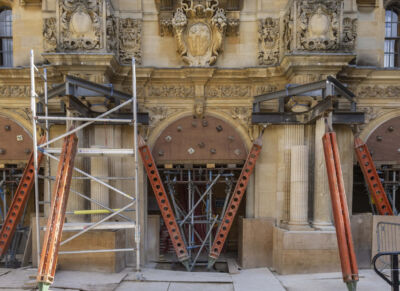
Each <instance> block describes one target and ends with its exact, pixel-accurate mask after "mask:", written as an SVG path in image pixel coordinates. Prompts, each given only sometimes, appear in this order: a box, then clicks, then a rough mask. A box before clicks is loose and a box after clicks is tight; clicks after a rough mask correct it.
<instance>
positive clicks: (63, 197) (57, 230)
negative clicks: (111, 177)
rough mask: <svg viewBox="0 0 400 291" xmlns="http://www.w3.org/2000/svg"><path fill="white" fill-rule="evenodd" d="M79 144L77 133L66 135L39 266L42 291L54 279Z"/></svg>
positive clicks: (39, 280) (38, 276) (39, 281)
mask: <svg viewBox="0 0 400 291" xmlns="http://www.w3.org/2000/svg"><path fill="white" fill-rule="evenodd" d="M77 146H78V138H77V137H76V135H75V134H71V135H69V136H67V137H65V139H64V144H63V149H62V152H61V157H60V162H59V164H58V170H57V179H56V181H55V184H54V192H53V199H52V202H51V212H50V215H49V218H48V221H47V227H46V233H45V235H44V240H43V248H42V253H41V256H40V264H39V268H38V275H37V281H38V283H39V290H40V291H44V290H48V288H49V286H50V284H52V283H53V280H54V274H55V272H56V266H57V259H58V248H59V246H60V242H61V235H62V229H63V225H64V219H65V211H66V208H67V201H68V194H69V188H70V186H71V178H72V171H73V168H74V159H75V155H76V149H77Z"/></svg>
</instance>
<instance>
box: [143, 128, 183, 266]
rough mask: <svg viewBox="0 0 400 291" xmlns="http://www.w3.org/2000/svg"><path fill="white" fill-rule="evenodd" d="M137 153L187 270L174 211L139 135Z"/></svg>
mask: <svg viewBox="0 0 400 291" xmlns="http://www.w3.org/2000/svg"><path fill="white" fill-rule="evenodd" d="M139 153H140V156H141V157H142V161H143V165H144V166H145V168H146V172H147V176H148V177H149V181H150V184H151V187H152V188H153V192H154V195H155V196H156V199H157V203H158V206H159V207H160V210H161V214H162V217H163V219H164V222H165V225H166V226H167V230H168V233H169V236H170V237H171V241H172V244H173V246H174V249H175V252H176V255H177V257H178V260H179V261H180V262H181V263H182V264H183V265H184V266H185V268H186V269H187V270H188V271H189V270H190V266H189V256H188V252H187V249H186V246H185V243H184V241H183V238H182V234H181V231H180V228H179V226H178V224H177V222H176V219H175V215H174V212H173V210H172V207H171V204H170V203H169V200H168V197H167V193H166V192H165V188H164V185H163V183H162V180H161V177H160V174H159V172H158V169H157V167H156V164H155V162H154V159H153V156H152V154H151V151H150V149H149V147H148V146H147V144H146V143H145V142H144V140H143V139H142V138H141V137H140V136H139Z"/></svg>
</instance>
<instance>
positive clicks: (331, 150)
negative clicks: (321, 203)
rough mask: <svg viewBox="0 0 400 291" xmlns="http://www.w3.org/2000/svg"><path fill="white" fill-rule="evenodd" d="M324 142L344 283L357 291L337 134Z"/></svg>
mask: <svg viewBox="0 0 400 291" xmlns="http://www.w3.org/2000/svg"><path fill="white" fill-rule="evenodd" d="M322 141H323V145H324V154H325V163H326V169H327V174H328V181H329V189H330V192H331V200H332V212H333V218H334V220H335V228H336V236H337V241H338V246H339V255H340V262H341V267H342V274H343V281H344V282H345V283H346V285H347V288H348V289H349V291H354V290H356V287H357V281H358V266H357V260H356V256H355V252H354V246H353V239H352V236H351V227H350V219H349V211H348V207H347V199H346V193H345V189H344V181H343V174H342V168H341V165H340V157H339V149H338V145H337V141H336V134H335V133H334V132H328V133H326V134H325V135H324V136H323V138H322Z"/></svg>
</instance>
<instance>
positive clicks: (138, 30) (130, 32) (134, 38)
mask: <svg viewBox="0 0 400 291" xmlns="http://www.w3.org/2000/svg"><path fill="white" fill-rule="evenodd" d="M141 35H142V22H141V20H138V19H132V18H124V19H120V21H119V59H120V62H121V63H122V64H130V63H131V62H132V57H135V59H136V62H137V63H139V64H141V62H142V51H141V46H140V44H141Z"/></svg>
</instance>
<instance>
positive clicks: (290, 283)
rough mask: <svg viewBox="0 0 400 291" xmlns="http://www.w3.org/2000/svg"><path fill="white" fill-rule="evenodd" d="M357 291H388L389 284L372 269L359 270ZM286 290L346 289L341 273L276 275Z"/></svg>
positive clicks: (334, 290)
mask: <svg viewBox="0 0 400 291" xmlns="http://www.w3.org/2000/svg"><path fill="white" fill-rule="evenodd" d="M359 275H360V280H359V282H358V284H357V291H378V290H379V291H390V290H391V289H390V286H389V284H387V283H386V282H385V281H383V280H382V279H381V278H380V277H379V276H378V275H376V274H375V272H374V271H373V270H360V272H359ZM277 278H278V279H279V280H280V281H281V282H282V284H283V285H284V286H285V288H286V289H287V290H288V291H309V290H313V291H317V290H324V291H337V290H347V288H346V285H345V284H344V283H343V279H342V274H341V273H321V274H305V275H285V276H277Z"/></svg>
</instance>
